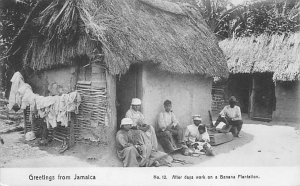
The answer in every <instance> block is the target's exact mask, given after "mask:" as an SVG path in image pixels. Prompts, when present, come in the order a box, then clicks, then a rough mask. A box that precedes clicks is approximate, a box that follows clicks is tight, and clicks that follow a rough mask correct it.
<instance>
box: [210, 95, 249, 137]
mask: <svg viewBox="0 0 300 186" xmlns="http://www.w3.org/2000/svg"><path fill="white" fill-rule="evenodd" d="M236 103H237V100H236V98H235V97H234V96H231V97H230V98H229V105H226V106H225V107H224V108H223V110H222V111H221V112H220V115H219V117H218V119H217V121H216V123H215V125H214V127H216V126H218V124H219V123H220V122H224V123H225V124H226V126H224V128H222V129H221V130H220V132H223V133H227V132H231V133H232V135H233V136H234V137H240V136H239V134H240V131H241V129H242V125H243V120H242V114H241V109H240V107H239V106H237V105H236Z"/></svg>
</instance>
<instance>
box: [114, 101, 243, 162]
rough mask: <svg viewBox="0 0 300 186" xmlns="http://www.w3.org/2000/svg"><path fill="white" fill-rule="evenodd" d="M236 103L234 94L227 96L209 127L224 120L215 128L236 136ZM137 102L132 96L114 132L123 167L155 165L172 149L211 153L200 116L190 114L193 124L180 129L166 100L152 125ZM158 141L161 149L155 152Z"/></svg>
mask: <svg viewBox="0 0 300 186" xmlns="http://www.w3.org/2000/svg"><path fill="white" fill-rule="evenodd" d="M236 102H237V101H236V99H235V98H234V97H231V98H230V100H229V105H228V106H226V107H224V109H223V110H222V111H221V113H220V116H219V117H218V119H217V121H216V123H215V125H214V126H213V127H212V129H213V130H216V126H217V125H218V124H219V123H220V122H224V123H225V124H226V125H225V126H224V127H223V128H222V129H221V130H218V131H219V132H224V133H226V132H232V134H233V135H234V136H236V137H239V133H240V131H241V128H242V124H243V122H242V118H241V111H240V108H239V107H238V106H237V105H236ZM141 104H142V102H141V100H140V99H138V98H133V99H132V102H131V107H130V109H129V110H128V111H127V113H126V115H125V118H123V119H122V120H121V124H120V130H119V131H118V132H117V135H116V143H117V154H118V157H119V158H120V159H121V160H122V161H123V164H124V166H125V167H137V166H159V165H160V160H162V159H164V158H168V156H169V155H168V154H170V153H174V152H181V153H182V154H183V155H187V156H192V155H200V154H206V155H208V156H212V155H214V154H213V151H212V148H211V146H210V144H209V142H210V137H209V134H208V132H207V128H206V126H205V125H204V124H202V118H201V116H200V115H194V116H192V117H193V124H191V125H188V126H187V127H186V129H184V128H183V127H182V126H181V125H180V124H179V122H178V120H177V119H176V116H175V114H174V113H173V111H172V102H171V101H170V100H166V101H165V102H164V104H163V105H164V111H163V112H161V113H159V115H158V119H157V124H156V126H155V128H154V127H153V126H152V125H149V124H147V123H146V122H145V118H144V116H143V114H142V113H141V112H140V109H141ZM216 131H217V130H216ZM158 141H159V143H160V144H161V146H162V148H163V149H164V151H165V152H160V151H158V149H157V148H158Z"/></svg>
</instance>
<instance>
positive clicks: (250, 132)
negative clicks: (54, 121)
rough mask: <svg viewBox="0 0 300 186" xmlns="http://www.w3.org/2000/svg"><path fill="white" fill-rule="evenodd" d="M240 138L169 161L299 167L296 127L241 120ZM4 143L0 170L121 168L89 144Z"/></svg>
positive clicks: (16, 138)
mask: <svg viewBox="0 0 300 186" xmlns="http://www.w3.org/2000/svg"><path fill="white" fill-rule="evenodd" d="M244 123H245V124H244V126H243V131H242V133H241V135H242V137H241V138H235V139H234V140H233V141H231V142H228V143H225V144H222V145H218V146H215V147H214V153H215V156H214V157H208V156H205V155H202V156H200V157H187V156H183V155H180V154H174V155H172V156H173V158H176V159H180V160H184V161H185V162H186V163H187V164H180V163H173V164H172V165H173V166H175V167H177V166H300V159H299V157H300V148H296V146H299V144H300V130H299V126H300V125H299V124H296V123H284V122H281V123H280V122H276V123H275V122H271V123H265V122H257V121H251V120H245V121H244ZM0 131H1V128H0ZM1 137H2V138H3V139H4V141H5V144H4V145H0V149H1V150H0V167H2V168H3V167H121V166H122V163H121V162H120V161H119V160H118V158H117V157H116V155H115V154H114V153H113V151H112V150H109V149H106V148H105V147H103V146H102V147H101V146H100V147H99V146H98V147H95V146H94V145H90V144H78V145H76V146H75V147H73V148H71V149H69V150H67V151H66V152H64V153H63V154H59V153H58V149H59V147H60V143H58V142H53V143H51V144H50V145H49V146H47V147H42V146H38V145H37V141H33V142H30V143H28V144H27V143H26V142H25V141H24V134H22V133H21V132H11V133H7V134H1Z"/></svg>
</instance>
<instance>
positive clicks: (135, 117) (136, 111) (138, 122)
mask: <svg viewBox="0 0 300 186" xmlns="http://www.w3.org/2000/svg"><path fill="white" fill-rule="evenodd" d="M141 104H142V102H141V100H140V99H138V98H133V99H132V101H131V107H130V109H129V110H128V111H127V112H126V116H125V117H126V118H131V119H132V121H133V125H132V127H133V129H138V130H141V131H143V132H144V133H145V136H146V138H147V139H148V141H149V142H150V143H151V145H152V149H153V150H157V138H156V134H155V130H154V128H153V126H152V125H148V124H146V123H145V118H144V116H143V114H142V113H141V112H140V109H141Z"/></svg>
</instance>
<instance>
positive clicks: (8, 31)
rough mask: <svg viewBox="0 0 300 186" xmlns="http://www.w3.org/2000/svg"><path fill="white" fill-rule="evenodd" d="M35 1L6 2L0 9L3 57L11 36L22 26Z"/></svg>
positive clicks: (0, 45)
mask: <svg viewBox="0 0 300 186" xmlns="http://www.w3.org/2000/svg"><path fill="white" fill-rule="evenodd" d="M35 3H36V1H34V0H23V1H16V2H15V3H9V4H8V3H7V4H6V5H5V6H4V5H3V6H2V7H1V9H0V20H1V22H0V30H1V34H0V47H1V56H2V57H4V56H5V53H6V51H7V50H8V48H9V47H10V45H11V43H12V41H13V38H14V37H15V36H16V35H17V34H18V32H19V30H20V29H21V28H22V26H23V23H24V21H25V20H26V17H27V15H28V14H29V12H30V10H31V9H32V7H33V6H34V4H35Z"/></svg>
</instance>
